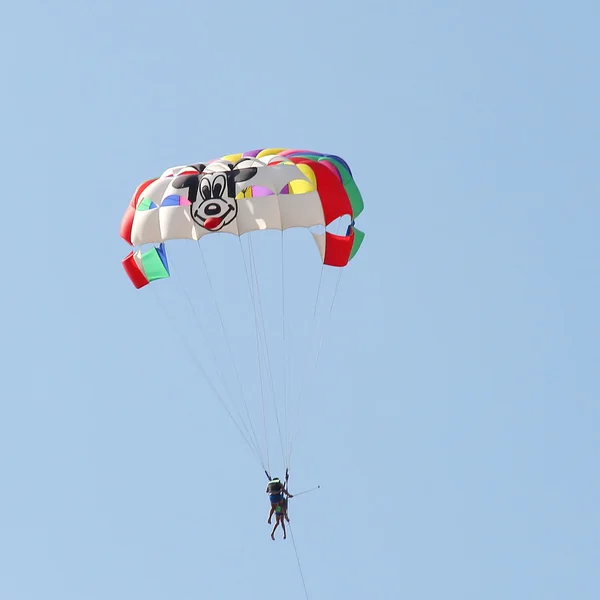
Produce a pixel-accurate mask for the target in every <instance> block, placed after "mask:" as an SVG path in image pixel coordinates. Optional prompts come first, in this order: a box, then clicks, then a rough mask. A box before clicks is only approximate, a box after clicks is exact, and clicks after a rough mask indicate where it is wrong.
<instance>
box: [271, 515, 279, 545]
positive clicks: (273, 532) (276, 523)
mask: <svg viewBox="0 0 600 600" xmlns="http://www.w3.org/2000/svg"><path fill="white" fill-rule="evenodd" d="M278 525H279V519H278V518H277V519H275V526H274V527H273V531H271V539H272V540H273V541H275V530H276V529H277V526H278Z"/></svg>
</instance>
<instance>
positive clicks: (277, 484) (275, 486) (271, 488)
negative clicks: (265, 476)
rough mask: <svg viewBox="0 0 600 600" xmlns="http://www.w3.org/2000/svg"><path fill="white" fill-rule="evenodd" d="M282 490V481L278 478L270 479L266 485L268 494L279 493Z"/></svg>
mask: <svg viewBox="0 0 600 600" xmlns="http://www.w3.org/2000/svg"><path fill="white" fill-rule="evenodd" d="M282 490H283V483H281V481H279V479H272V480H271V481H269V484H268V485H267V491H268V493H269V494H272V495H273V494H280V493H281V491H282Z"/></svg>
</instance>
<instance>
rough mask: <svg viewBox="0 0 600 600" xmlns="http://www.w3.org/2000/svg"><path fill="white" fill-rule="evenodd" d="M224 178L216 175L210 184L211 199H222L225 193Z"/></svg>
mask: <svg viewBox="0 0 600 600" xmlns="http://www.w3.org/2000/svg"><path fill="white" fill-rule="evenodd" d="M225 182H226V181H225V176H224V175H217V176H216V177H215V178H214V180H213V184H212V191H213V198H222V197H223V192H224V191H225Z"/></svg>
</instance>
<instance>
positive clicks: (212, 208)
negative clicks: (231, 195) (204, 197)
mask: <svg viewBox="0 0 600 600" xmlns="http://www.w3.org/2000/svg"><path fill="white" fill-rule="evenodd" d="M204 212H205V213H206V216H207V217H214V216H215V215H218V214H219V213H220V212H221V207H220V206H219V205H218V204H217V203H216V202H211V203H210V204H207V205H206V208H205V209H204Z"/></svg>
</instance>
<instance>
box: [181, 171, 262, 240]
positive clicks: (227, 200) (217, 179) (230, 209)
mask: <svg viewBox="0 0 600 600" xmlns="http://www.w3.org/2000/svg"><path fill="white" fill-rule="evenodd" d="M199 167H201V168H199ZM194 168H195V169H197V170H198V171H199V172H198V174H197V175H184V176H182V177H180V178H177V179H176V180H175V181H174V182H173V187H174V188H176V189H183V188H188V189H189V193H188V200H189V201H190V203H191V204H190V214H191V217H192V219H193V220H194V222H195V223H197V224H198V225H200V227H203V228H204V229H207V230H209V231H219V230H220V229H223V227H226V226H227V225H229V224H230V223H233V221H234V220H235V218H236V217H237V214H238V204H237V201H236V199H235V196H236V183H240V182H243V181H247V180H249V179H251V178H252V177H254V175H256V173H257V169H256V168H255V167H251V168H247V169H233V168H232V167H230V168H231V170H230V171H218V172H215V173H205V174H203V173H202V171H203V170H204V165H197V166H194ZM198 192H200V193H199V194H198Z"/></svg>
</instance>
